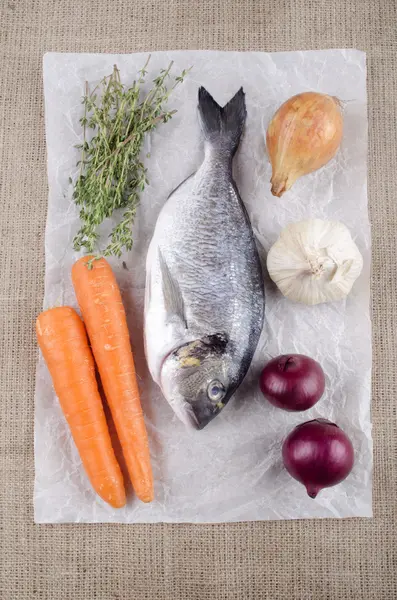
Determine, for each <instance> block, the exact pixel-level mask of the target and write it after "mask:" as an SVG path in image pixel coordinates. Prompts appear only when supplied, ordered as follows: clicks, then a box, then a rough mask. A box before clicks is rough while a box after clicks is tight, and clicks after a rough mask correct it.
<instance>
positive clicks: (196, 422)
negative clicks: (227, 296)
mask: <svg viewBox="0 0 397 600" xmlns="http://www.w3.org/2000/svg"><path fill="white" fill-rule="evenodd" d="M230 350H231V348H230V344H229V341H228V338H227V336H226V335H224V334H215V335H208V336H204V337H203V338H201V339H198V340H194V341H192V342H188V343H187V344H184V345H182V346H180V347H179V348H177V349H176V350H174V351H173V352H171V354H169V355H168V356H167V358H166V359H165V361H164V363H163V366H162V370H161V387H162V390H163V393H164V395H165V397H166V399H167V400H168V402H169V404H170V405H171V406H172V408H173V410H174V412H175V413H176V414H177V415H178V417H179V418H180V419H181V420H182V421H183V422H184V423H185V424H186V425H188V426H193V427H194V428H195V429H203V428H204V427H205V426H206V425H207V424H208V423H209V422H210V421H211V420H212V419H213V418H214V417H215V416H216V415H217V414H219V413H220V411H221V410H222V408H223V407H224V406H225V405H226V404H227V402H228V401H229V399H230V397H231V396H232V395H233V393H234V391H235V390H236V387H237V386H236V383H235V382H236V378H235V360H234V358H233V353H232V352H231V351H230Z"/></svg>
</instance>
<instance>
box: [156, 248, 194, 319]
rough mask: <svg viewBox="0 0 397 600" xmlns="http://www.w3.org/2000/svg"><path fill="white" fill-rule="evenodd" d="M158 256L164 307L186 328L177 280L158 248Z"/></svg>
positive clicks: (183, 307)
mask: <svg viewBox="0 0 397 600" xmlns="http://www.w3.org/2000/svg"><path fill="white" fill-rule="evenodd" d="M158 256H159V264H160V270H161V281H162V292H163V297H164V306H165V309H166V311H167V313H169V314H170V315H172V316H176V317H178V319H180V320H181V321H182V323H183V324H184V326H185V327H186V328H187V321H186V314H185V306H184V302H183V297H182V294H181V290H180V287H179V285H178V282H177V281H175V279H174V278H173V277H172V275H171V271H170V269H169V267H168V265H167V263H166V261H165V259H164V256H163V254H162V253H161V250H160V249H159V250H158Z"/></svg>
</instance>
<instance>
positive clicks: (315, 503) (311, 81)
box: [34, 50, 372, 523]
mask: <svg viewBox="0 0 397 600" xmlns="http://www.w3.org/2000/svg"><path fill="white" fill-rule="evenodd" d="M146 58H147V55H146V54H131V55H106V54H52V53H51V54H47V55H46V56H45V57H44V88H45V110H46V135H47V147H48V179H49V206H48V220H47V229H46V271H45V300H44V306H45V307H50V306H53V305H56V304H57V305H59V304H70V305H72V306H76V300H75V297H74V293H73V289H72V284H71V278H70V268H71V265H72V264H73V262H74V261H75V260H76V258H77V255H76V254H75V253H74V251H73V250H72V238H73V235H74V233H75V232H76V230H77V227H78V217H77V211H76V208H75V206H74V204H73V201H72V199H71V194H72V189H71V186H70V184H69V183H68V179H69V177H75V176H76V166H75V165H76V162H77V160H78V151H77V150H76V149H75V148H74V145H75V144H76V143H78V142H79V141H80V140H81V127H80V125H79V122H78V120H79V117H80V116H81V114H82V106H81V97H82V93H83V85H84V81H85V80H88V81H89V82H96V81H98V80H99V79H100V78H101V77H103V76H104V75H107V74H109V73H110V72H111V70H112V67H113V64H117V65H118V67H119V68H120V70H121V75H122V78H123V79H124V80H125V81H126V82H131V81H132V80H133V79H134V77H135V75H136V73H137V71H138V70H139V69H140V68H141V67H142V65H143V64H144V63H145V60H146ZM171 59H172V60H174V61H175V66H174V73H175V74H177V73H178V72H180V71H181V70H182V69H184V68H186V67H189V66H191V65H192V66H193V69H192V71H191V73H190V74H189V76H188V77H187V80H186V82H185V83H183V85H182V86H180V87H179V88H177V90H175V92H174V94H173V96H172V99H171V100H170V102H169V106H170V108H176V109H178V113H177V114H176V115H175V116H174V118H173V119H172V121H171V122H170V123H168V124H167V125H162V126H160V127H159V128H158V130H157V132H155V134H154V135H153V136H152V138H151V140H150V141H149V144H148V145H149V146H150V152H151V157H150V159H148V160H147V161H146V162H147V167H148V175H149V178H150V185H149V186H148V187H147V189H146V190H145V192H144V194H143V195H142V203H141V207H140V209H139V214H138V219H137V223H136V227H135V228H134V239H135V246H134V249H133V251H132V252H130V253H129V254H128V255H126V256H124V257H123V259H124V260H125V267H127V269H126V268H123V267H122V264H121V261H114V262H113V263H112V264H113V266H114V268H115V271H116V275H117V278H118V281H119V283H120V286H121V288H122V293H123V299H124V303H125V306H126V310H127V315H128V321H129V326H130V331H131V337H132V344H133V350H134V356H135V359H136V362H137V370H138V374H139V378H140V389H141V393H142V402H143V407H144V412H145V416H146V422H147V427H148V431H149V436H150V446H151V453H152V459H153V469H154V476H155V494H156V499H155V501H154V502H153V503H152V504H150V505H143V504H142V503H140V502H139V501H138V500H136V499H135V498H134V496H133V494H132V492H131V490H130V489H129V491H130V493H129V501H128V505H127V506H126V507H125V508H123V509H122V510H115V509H113V508H111V507H110V506H108V505H106V504H105V503H104V502H103V501H102V500H101V499H100V498H99V497H98V496H96V495H95V493H94V492H93V491H92V490H91V487H90V484H89V482H88V479H87V477H86V475H85V473H84V471H83V468H82V466H81V463H80V459H79V456H78V454H77V451H76V448H75V446H74V444H73V441H72V439H71V435H70V433H69V430H68V427H67V424H66V422H65V419H64V417H63V415H62V412H61V409H60V407H59V404H58V400H57V398H56V396H55V393H54V391H53V388H52V384H51V379H50V376H49V373H48V371H47V369H46V366H45V364H44V361H43V359H42V358H41V357H40V359H39V362H38V367H37V385H36V397H35V402H36V419H35V461H36V480H35V490H34V505H35V520H36V522H40V523H44V522H51V523H54V522H57V523H60V522H105V521H106V522H125V523H133V522H155V521H171V522H178V521H188V522H189V521H190V522H219V521H246V520H260V519H297V518H313V517H352V516H371V514H372V509H371V468H372V466H371V464H372V442H371V424H370V393H371V324H370V315H369V274H370V228H369V221H368V214H367V192H366V154H367V117H366V70H365V54H363V53H362V52H358V51H355V50H325V51H314V52H286V53H275V54H265V53H257V52H255V53H252V52H247V53H238V52H229V53H225V52H204V51H197V52H196V51H194V52H190V51H189V52H155V53H153V54H152V59H151V62H150V66H149V76H152V75H153V76H154V74H157V72H158V70H159V69H160V68H164V67H165V65H167V64H168V62H169V61H170V60H171ZM199 85H204V86H205V87H206V88H207V89H208V90H209V91H210V92H211V94H213V95H214V97H215V98H216V100H217V101H218V102H219V103H221V104H223V103H226V102H227V101H228V100H229V99H230V98H231V97H232V95H233V94H234V93H235V92H236V91H237V89H238V88H239V87H240V86H241V85H242V86H243V87H244V90H245V92H246V101H247V110H248V119H247V126H246V131H245V135H244V139H243V142H242V144H241V147H240V150H239V153H238V155H237V156H236V159H235V178H236V181H237V184H238V187H239V189H240V192H241V196H242V198H243V200H244V202H245V204H246V206H247V209H248V212H249V214H250V217H251V220H252V224H253V226H254V228H255V230H256V232H257V234H258V239H259V240H260V242H261V245H262V246H263V255H265V253H266V251H267V250H268V249H269V247H270V246H271V244H272V243H273V242H274V241H275V240H276V238H277V237H278V235H279V232H280V230H281V229H282V228H283V227H284V226H285V225H287V223H289V222H291V221H297V220H300V219H306V218H309V217H319V218H323V219H327V218H330V219H336V220H340V221H342V222H343V223H345V224H346V225H347V227H348V228H349V229H350V231H351V232H352V234H353V237H354V239H355V241H356V243H357V245H358V247H359V248H360V250H361V252H362V254H363V257H364V270H363V273H362V275H361V276H360V278H359V279H358V280H357V282H356V284H355V286H354V288H353V291H352V293H351V294H350V296H349V297H348V298H347V300H346V301H343V302H339V303H334V304H327V305H320V306H315V307H307V306H302V305H298V304H293V303H292V302H290V301H288V300H286V299H285V298H283V297H282V296H281V294H280V293H279V292H278V291H277V289H275V287H274V285H273V284H272V283H271V282H270V281H269V279H268V278H267V279H266V318H265V326H264V330H263V335H262V338H261V341H260V344H259V348H258V351H257V354H256V357H255V359H254V361H253V364H252V367H251V370H250V372H249V375H248V376H247V378H246V380H245V382H244V383H243V385H242V386H241V388H240V390H239V391H238V393H237V394H236V396H235V397H234V399H232V400H231V401H230V403H229V404H228V406H227V407H226V408H225V410H224V411H223V412H222V413H221V414H220V416H218V417H217V418H216V419H215V420H214V421H213V422H212V423H211V424H210V425H209V426H208V427H207V428H206V429H204V430H203V431H200V432H192V431H188V430H187V429H185V427H184V425H183V424H182V423H180V422H179V421H178V420H177V418H176V417H175V416H174V415H173V413H172V411H171V409H170V407H169V405H168V404H167V402H166V401H165V400H164V398H163V397H162V395H161V392H160V390H159V389H158V387H157V386H156V385H155V384H154V383H153V382H152V381H151V378H150V376H149V374H148V371H147V367H146V363H145V358H144V353H143V341H142V340H143V336H142V320H143V297H144V287H145V258H146V251H147V247H148V244H149V240H150V238H151V235H152V232H153V228H154V225H155V222H156V218H157V215H158V213H159V211H160V209H161V207H162V205H163V204H164V202H165V200H166V198H167V196H168V194H169V193H170V192H171V191H172V190H173V189H174V188H175V187H176V186H177V185H178V184H179V183H180V182H181V181H182V180H183V179H185V178H186V177H187V176H188V175H189V174H190V173H191V172H192V171H194V170H195V169H196V168H197V166H198V165H199V164H200V161H201V160H202V144H201V141H200V134H199V127H198V123H197V115H196V104H197V89H198V87H199ZM307 90H316V91H320V92H326V93H328V94H332V95H335V96H337V97H338V98H340V99H341V100H343V101H345V103H346V104H345V109H344V114H345V129H344V137H343V143H342V147H341V150H340V152H339V153H338V155H337V157H336V159H334V160H332V161H331V162H330V163H329V164H328V165H327V166H326V167H325V168H323V169H321V170H320V171H318V172H317V173H314V174H312V175H309V176H306V177H303V178H302V179H300V180H299V181H298V182H297V183H296V184H295V185H294V187H293V189H292V190H291V191H289V192H288V193H286V194H285V195H284V196H283V197H282V198H280V199H279V198H275V197H273V196H272V195H271V193H270V185H269V180H270V175H271V169H270V164H269V160H268V158H267V156H266V151H265V144H264V135H265V131H266V127H267V124H268V122H269V120H270V118H271V117H272V115H273V113H274V112H275V110H276V109H277V108H278V107H279V105H280V104H281V103H282V102H284V101H285V100H286V99H287V98H288V97H290V96H292V95H293V94H296V93H298V92H302V91H307ZM288 352H300V353H303V354H308V355H309V356H312V357H313V358H315V359H316V360H318V361H319V362H320V363H321V365H322V366H323V368H324V370H325V373H326V380H327V386H326V392H325V394H324V396H323V398H322V399H321V400H320V402H318V404H317V405H316V406H315V407H314V408H312V409H311V410H309V411H307V412H304V413H297V414H292V413H287V412H284V411H282V410H279V409H277V408H274V407H273V406H271V405H270V404H269V403H268V402H267V401H265V400H264V398H263V397H262V396H261V394H260V392H259V390H258V384H257V381H258V375H259V372H260V370H261V367H262V366H263V364H264V363H265V362H266V361H267V360H268V359H269V358H270V357H274V356H276V355H278V354H281V353H288ZM318 416H321V417H326V418H328V419H330V420H333V421H335V422H336V423H337V424H339V425H340V426H341V427H342V428H343V429H344V430H345V431H346V433H347V434H348V435H349V436H350V438H351V439H352V441H353V445H354V448H355V453H356V461H355V466H354V469H353V471H352V473H351V474H350V475H349V477H348V478H347V480H345V481H344V482H343V483H341V484H340V485H338V486H336V487H334V488H330V489H326V490H323V491H322V492H321V493H320V494H319V496H318V497H317V498H316V500H312V499H310V498H309V497H308V496H307V494H306V492H305V489H304V487H303V486H302V485H301V484H300V483H298V482H297V481H295V480H294V479H292V478H291V477H290V476H289V475H288V473H287V472H286V471H285V469H284V468H283V466H282V462H281V445H282V442H283V439H284V438H285V437H286V435H287V434H288V433H289V432H290V431H291V429H292V428H293V427H294V426H295V425H297V424H298V423H302V422H304V421H308V420H310V419H312V418H314V417H318Z"/></svg>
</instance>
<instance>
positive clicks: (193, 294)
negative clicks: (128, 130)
mask: <svg viewBox="0 0 397 600" xmlns="http://www.w3.org/2000/svg"><path fill="white" fill-rule="evenodd" d="M198 112H199V117H200V123H201V127H202V131H203V134H204V150H205V155H204V161H203V163H202V165H201V166H200V168H199V169H198V170H197V172H196V173H194V174H193V175H192V176H191V177H189V178H188V179H187V180H186V181H184V182H183V183H182V184H181V185H180V186H179V187H178V188H176V190H175V191H174V192H173V193H172V194H171V196H170V197H169V198H168V200H167V202H166V204H165V205H164V207H163V209H162V211H161V213H160V215H159V217H158V220H157V223H156V227H155V231H154V235H153V238H152V241H151V244H150V247H149V251H148V255H147V263H146V269H147V274H146V298H145V350H146V356H147V361H148V365H149V370H150V372H151V375H152V377H153V379H154V380H155V381H156V383H157V384H158V385H159V386H160V387H161V389H162V392H163V394H164V396H165V397H166V399H167V400H168V402H169V404H170V405H171V407H172V408H173V410H174V411H175V413H176V414H177V415H178V417H179V418H180V419H181V420H182V421H183V422H184V423H185V424H187V425H190V426H193V427H195V428H197V429H202V428H203V427H205V425H207V424H208V423H209V421H211V419H213V418H214V417H215V416H216V415H217V414H218V413H219V412H220V411H221V409H222V408H223V407H224V406H225V405H226V404H227V402H228V401H229V399H230V398H231V396H232V395H233V394H234V392H235V391H236V389H237V388H238V386H239V385H240V383H241V382H242V380H243V379H244V377H245V375H246V373H247V371H248V368H249V366H250V363H251V360H252V357H253V355H254V352H255V349H256V346H257V344H258V340H259V337H260V334H261V330H262V325H263V314H264V285H263V276H262V268H261V264H260V260H259V256H258V252H257V248H256V245H255V240H254V235H253V232H252V227H251V223H250V221H249V217H248V214H247V211H246V209H245V207H244V204H243V202H242V200H241V198H240V195H239V192H238V190H237V187H236V184H235V182H234V180H233V176H232V161H233V156H234V154H235V152H236V150H237V147H238V145H239V141H240V137H241V134H242V131H243V128H244V123H245V119H246V108H245V97H244V92H243V90H242V89H240V90H239V91H238V92H237V94H236V95H235V96H234V97H233V98H232V99H231V100H230V102H228V104H226V106H224V107H223V108H222V107H220V106H219V105H218V104H217V103H216V102H215V100H214V99H213V98H212V96H211V95H210V94H209V93H208V92H207V91H206V90H205V89H204V88H200V89H199V104H198Z"/></svg>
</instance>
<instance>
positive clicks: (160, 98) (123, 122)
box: [73, 56, 188, 256]
mask: <svg viewBox="0 0 397 600" xmlns="http://www.w3.org/2000/svg"><path fill="white" fill-rule="evenodd" d="M149 60H150V56H149V58H148V60H147V61H146V64H145V66H144V67H143V68H142V69H141V70H140V71H139V74H138V78H137V79H136V81H134V82H133V84H132V85H131V86H130V87H127V86H125V85H124V84H123V83H122V82H121V78H120V71H119V69H118V68H117V66H116V65H115V66H114V69H113V72H112V73H111V74H110V75H108V76H107V77H104V78H103V79H102V80H101V81H100V83H99V84H98V85H97V86H95V87H94V88H93V89H92V91H90V89H89V86H88V83H86V85H85V93H84V97H83V100H82V103H83V105H84V115H83V116H82V117H81V119H80V124H81V125H82V128H83V142H82V144H80V145H78V146H77V147H78V148H79V149H80V150H81V157H80V160H79V162H78V163H77V165H78V166H79V167H80V169H79V174H78V177H77V180H76V182H75V187H74V192H73V198H74V201H75V202H76V204H77V205H78V206H79V208H80V220H81V227H80V229H79V231H78V232H77V234H76V236H75V238H74V240H73V246H74V249H75V250H81V249H83V248H84V249H85V251H86V252H87V253H92V252H94V250H95V251H97V243H98V240H99V233H98V227H99V225H100V224H101V223H102V222H103V221H104V220H105V219H107V218H109V217H110V216H111V215H112V214H113V212H114V211H115V210H117V209H124V211H123V214H122V217H121V220H120V221H119V223H118V224H117V225H116V226H115V227H114V228H113V230H112V232H111V234H110V236H109V237H110V241H109V243H108V244H107V246H106V247H105V248H104V249H103V250H102V251H101V252H100V253H99V254H101V255H102V256H110V255H115V256H121V254H122V252H123V251H124V250H131V248H132V245H133V238H132V225H133V223H134V220H135V217H136V212H137V208H138V205H139V200H140V194H141V192H142V191H143V190H144V188H145V185H147V183H148V177H147V169H146V167H145V165H144V163H143V162H142V156H141V154H142V146H143V142H144V139H145V136H146V135H147V134H148V133H149V132H151V131H153V130H154V129H155V128H156V127H157V126H158V124H159V123H166V122H167V121H169V119H171V117H172V116H173V115H174V114H175V112H176V111H175V110H165V108H164V106H165V104H166V103H167V101H168V98H169V96H170V94H171V93H172V91H173V90H174V89H175V87H176V86H177V85H178V84H180V83H181V82H182V81H183V80H184V78H185V77H186V74H187V72H188V70H184V71H182V73H181V74H180V75H178V76H177V77H171V69H172V65H173V63H172V62H171V63H170V64H169V65H168V67H167V68H166V69H162V70H161V71H160V73H159V75H158V76H157V77H156V78H155V79H154V80H153V86H152V87H151V89H150V90H149V91H148V92H147V93H146V94H145V95H144V94H143V91H142V88H143V84H144V83H145V76H146V75H147V73H148V71H147V67H148V63H149ZM170 80H171V81H170ZM89 130H93V134H92V135H89V134H90V132H89Z"/></svg>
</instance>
